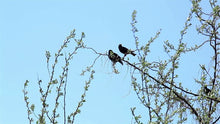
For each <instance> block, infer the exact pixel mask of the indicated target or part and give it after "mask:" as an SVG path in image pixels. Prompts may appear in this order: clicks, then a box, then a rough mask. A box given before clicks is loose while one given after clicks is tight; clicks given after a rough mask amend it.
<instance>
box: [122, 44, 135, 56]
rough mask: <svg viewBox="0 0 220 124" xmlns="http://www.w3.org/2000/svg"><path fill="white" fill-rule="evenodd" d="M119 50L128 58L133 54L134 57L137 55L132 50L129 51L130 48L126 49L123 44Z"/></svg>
mask: <svg viewBox="0 0 220 124" xmlns="http://www.w3.org/2000/svg"><path fill="white" fill-rule="evenodd" d="M118 49H119V51H120V52H121V53H123V54H124V56H126V55H127V54H131V55H133V56H135V55H136V54H135V53H134V51H132V50H129V49H128V48H126V47H123V46H122V45H121V44H119V45H118Z"/></svg>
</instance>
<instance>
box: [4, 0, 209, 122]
mask: <svg viewBox="0 0 220 124" xmlns="http://www.w3.org/2000/svg"><path fill="white" fill-rule="evenodd" d="M190 7H191V4H190V2H189V1H188V0H184V1H183V0H181V1H180V0H178V1H177V0H166V1H165V0H111V1H101V0H94V1H90V0H72V1H70V0H69V1H62V2H61V1H50V0H48V1H38V2H36V1H27V0H25V1H23V0H19V1H11V0H9V1H6V0H1V1H0V18H1V20H0V57H1V61H0V99H1V102H0V123H1V124H14V123H17V124H25V123H28V120H27V113H26V108H25V103H24V100H23V93H22V89H23V84H24V82H25V80H27V79H28V80H30V87H29V91H30V92H31V93H30V100H31V102H37V100H39V92H38V85H37V78H38V76H39V78H40V79H42V80H43V81H46V79H47V78H48V75H47V70H46V58H45V51H46V50H49V51H50V52H51V53H55V52H57V50H58V49H59V46H60V45H61V44H62V43H63V40H64V39H65V38H66V36H68V34H69V32H70V31H71V30H72V29H74V28H75V29H76V32H77V35H78V36H80V33H81V32H82V31H83V32H85V34H86V38H85V43H86V44H87V45H88V46H90V47H93V48H95V49H96V50H97V51H99V52H102V53H106V51H108V50H109V49H112V50H113V51H115V52H117V53H118V50H117V46H118V44H119V43H122V44H123V45H125V46H127V47H129V48H132V49H134V48H135V46H134V38H133V37H132V32H131V25H130V23H131V14H132V12H133V10H137V20H138V24H137V27H138V29H139V33H138V36H139V37H140V41H141V43H142V44H144V43H146V42H147V40H149V39H150V37H152V36H153V34H155V33H156V32H157V31H159V29H162V32H161V36H160V37H159V39H158V40H157V42H156V43H155V44H154V46H153V48H151V49H152V51H154V53H152V55H150V56H152V57H153V58H154V59H157V60H158V59H163V56H162V54H161V52H162V51H163V50H162V49H161V50H159V49H160V48H162V43H163V41H165V40H170V41H172V42H177V41H178V39H179V37H180V31H181V30H182V28H183V26H184V22H185V19H186V18H187V16H188V12H189V10H190ZM192 33H195V32H192ZM195 39H196V38H195V37H192V39H191V40H195ZM189 44H191V43H189ZM200 52H201V53H202V55H204V56H205V55H206V52H205V49H204V48H202V49H201V50H200ZM79 54H80V55H79V56H78V57H76V58H77V59H73V60H72V61H73V64H74V65H75V66H72V68H70V73H69V79H70V81H72V82H71V83H72V84H70V85H69V86H72V87H73V88H72V89H69V91H68V93H69V94H70V97H71V94H72V95H73V98H72V100H70V101H72V102H73V106H72V107H75V106H76V102H77V101H79V99H80V94H81V92H82V89H83V86H84V80H86V79H87V77H80V73H81V70H82V69H85V68H86V66H87V65H89V64H91V62H92V60H91V59H89V58H95V55H94V54H89V53H86V52H85V53H84V52H82V53H79ZM196 54H197V53H191V55H192V56H191V57H190V56H183V62H182V63H181V64H183V65H182V68H185V70H180V72H181V73H182V76H183V77H182V81H185V82H188V81H189V82H190V81H192V79H193V78H195V77H197V76H198V75H199V73H198V72H199V67H198V62H204V63H205V64H209V60H207V59H206V58H205V57H202V56H200V57H198V56H197V58H195V57H196ZM95 69H96V73H95V76H94V77H95V80H93V81H92V84H91V87H90V88H89V91H88V94H87V96H86V99H87V102H86V103H85V105H84V106H83V107H82V113H81V114H80V115H78V116H77V117H76V120H75V122H76V124H122V123H123V124H128V123H131V120H132V116H131V112H130V107H134V106H136V107H137V108H138V109H139V110H137V112H141V111H142V112H143V111H144V109H143V107H142V106H141V104H140V103H139V101H137V99H136V96H135V94H134V92H133V91H132V88H131V82H130V74H129V69H128V67H127V65H124V66H121V65H117V69H118V70H119V71H120V72H121V73H120V74H114V73H113V72H112V67H111V62H110V61H109V60H108V58H107V57H102V58H101V59H100V60H99V61H98V62H97V64H96V66H95ZM188 69H191V70H188ZM192 70H193V72H195V73H193V75H192V74H190V73H188V72H191V71H192ZM44 83H45V82H44ZM185 85H186V86H189V87H190V85H191V84H190V83H186V84H185ZM70 109H72V108H70Z"/></svg>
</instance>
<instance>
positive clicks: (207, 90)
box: [203, 86, 211, 95]
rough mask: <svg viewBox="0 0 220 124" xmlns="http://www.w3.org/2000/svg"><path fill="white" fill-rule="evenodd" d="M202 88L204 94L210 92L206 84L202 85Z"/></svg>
mask: <svg viewBox="0 0 220 124" xmlns="http://www.w3.org/2000/svg"><path fill="white" fill-rule="evenodd" d="M203 90H204V92H205V94H206V95H207V94H208V93H210V92H211V90H210V89H209V88H208V87H207V86H204V89H203Z"/></svg>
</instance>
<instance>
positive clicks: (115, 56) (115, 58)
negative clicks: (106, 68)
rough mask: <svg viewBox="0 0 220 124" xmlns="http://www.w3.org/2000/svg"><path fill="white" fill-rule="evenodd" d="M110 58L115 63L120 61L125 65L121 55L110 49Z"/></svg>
mask: <svg viewBox="0 0 220 124" xmlns="http://www.w3.org/2000/svg"><path fill="white" fill-rule="evenodd" d="M108 58H109V59H110V60H111V61H112V62H113V64H115V63H116V62H120V63H121V64H122V65H123V62H122V61H121V57H120V56H119V55H118V54H116V53H114V52H113V51H112V50H109V51H108Z"/></svg>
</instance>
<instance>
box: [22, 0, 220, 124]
mask: <svg viewBox="0 0 220 124" xmlns="http://www.w3.org/2000/svg"><path fill="white" fill-rule="evenodd" d="M191 2H192V8H191V11H190V13H189V16H188V18H187V20H186V21H185V24H184V28H183V30H182V31H180V34H181V35H180V38H179V40H178V42H175V43H171V42H169V41H168V40H167V41H165V42H163V47H164V50H165V53H166V54H167V55H168V58H164V59H163V60H152V61H149V60H148V59H147V56H148V55H149V54H151V51H150V47H151V44H152V43H153V42H154V41H155V40H157V38H158V37H159V35H160V33H161V30H159V31H158V32H156V34H155V36H153V37H152V38H150V39H149V40H148V41H147V43H146V44H145V45H142V46H141V45H140V42H141V41H139V38H138V36H137V33H138V28H137V27H136V23H137V20H136V14H137V12H136V11H134V12H133V13H132V22H131V26H132V32H133V37H134V44H135V46H136V50H135V52H136V53H137V55H136V57H137V58H138V59H137V62H135V63H131V62H130V61H129V59H126V58H125V57H123V58H122V61H123V63H124V65H127V66H129V67H131V69H132V70H131V83H132V86H133V89H134V92H135V93H136V94H137V98H138V99H139V101H140V102H141V104H142V105H143V106H144V107H146V110H147V111H146V113H147V115H148V117H149V120H148V122H147V123H163V124H168V123H184V122H187V119H189V117H190V116H191V118H194V119H195V121H197V122H199V123H202V124H207V123H213V124H214V123H217V122H219V120H220V114H219V111H220V108H219V102H220V91H219V89H220V82H219V72H220V70H219V69H220V68H219V66H220V63H219V58H218V55H219V53H220V51H219V45H220V38H219V36H220V35H219V28H220V22H219V18H220V7H219V5H220V4H219V3H218V2H217V0H209V1H206V2H208V5H207V3H205V4H206V6H205V7H209V8H206V11H204V9H203V8H202V7H201V6H202V5H201V4H202V3H201V0H191ZM192 19H196V20H197V22H198V23H196V24H197V28H196V30H197V32H198V33H199V35H200V36H201V37H203V38H204V40H203V41H201V42H200V44H197V45H195V46H187V42H184V36H185V35H186V34H187V31H188V29H189V28H192V25H193V21H192ZM84 37H85V34H84V33H82V35H81V38H80V39H76V38H75V30H73V31H72V32H71V33H70V35H69V36H68V37H67V38H66V40H65V41H64V43H63V45H62V46H61V48H60V49H59V50H58V52H57V53H56V54H55V56H54V62H53V63H52V64H50V61H51V59H50V58H51V55H50V52H49V51H47V52H46V59H47V65H48V66H47V69H48V74H49V77H50V79H49V81H48V82H46V83H47V86H46V88H43V87H42V80H40V79H39V80H38V85H39V91H40V94H41V103H42V105H41V113H39V114H38V115H37V114H35V104H30V102H29V97H28V91H27V86H28V84H29V81H28V80H27V81H26V82H25V84H24V91H23V92H24V100H25V102H26V106H27V112H28V120H29V122H30V123H32V122H33V121H34V118H33V116H35V118H36V122H37V123H46V122H50V123H53V124H55V123H58V121H57V119H58V118H59V117H63V120H64V124H66V123H74V119H75V116H76V115H77V114H78V113H80V107H81V106H82V105H83V103H84V102H85V96H86V93H87V91H88V88H89V86H90V82H91V80H92V79H93V75H94V73H95V71H94V70H93V66H94V65H95V63H96V61H97V60H98V59H99V58H100V57H101V56H104V57H107V56H108V55H107V54H106V53H100V52H97V50H95V49H93V48H90V47H87V46H86V45H85V44H84V42H83V38H84ZM72 40H73V41H75V42H74V43H75V49H73V51H71V52H69V53H68V54H67V55H66V54H65V56H64V53H63V50H64V49H65V48H67V46H68V44H69V43H70V41H72ZM204 45H208V46H209V47H210V48H211V49H212V50H213V55H212V57H211V58H212V59H211V61H213V67H208V66H207V65H205V64H203V63H201V64H199V65H198V67H199V68H201V77H200V78H198V79H194V80H192V82H191V83H194V84H196V85H199V86H201V88H199V89H197V91H195V89H193V90H192V89H188V88H186V87H183V85H182V84H183V83H187V82H182V83H181V82H180V81H179V75H178V74H177V69H178V68H179V67H181V65H180V61H181V55H182V54H190V52H192V51H197V50H198V49H200V48H201V47H203V46H204ZM79 49H83V50H89V51H91V52H93V53H95V55H96V58H95V59H94V61H93V63H92V64H91V65H89V66H88V67H87V69H86V70H83V72H82V75H83V74H84V73H86V72H90V76H89V79H88V81H86V82H85V87H84V92H83V94H82V95H81V100H80V101H79V102H78V104H77V106H76V109H73V111H72V112H71V113H69V114H67V112H66V87H67V77H68V69H69V68H68V67H69V64H70V60H71V59H72V58H73V56H74V55H75V54H76V53H77V51H78V50H79ZM63 56H64V57H63ZM61 57H63V59H64V63H63V64H64V65H63V67H62V71H61V72H60V75H59V76H58V77H55V75H54V73H55V70H56V69H55V67H56V65H57V63H58V59H59V58H61ZM111 59H113V58H111ZM207 59H209V58H207ZM113 69H114V72H115V73H119V72H118V71H117V69H116V67H115V66H114V64H113ZM54 87H56V89H55V88H54ZM52 90H55V93H56V95H55V96H56V97H55V98H54V105H53V107H52V108H51V105H50V107H49V104H48V102H47V98H48V96H49V95H51V92H52ZM60 102H62V103H63V105H64V106H63V108H62V110H63V112H62V113H59V112H58V111H57V109H58V108H59V107H60ZM136 109H137V108H136V107H133V108H131V113H132V115H133V118H134V123H138V124H142V123H143V122H142V121H143V120H142V118H143V115H139V114H137V113H136V112H135V110H136ZM61 114H62V116H61Z"/></svg>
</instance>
